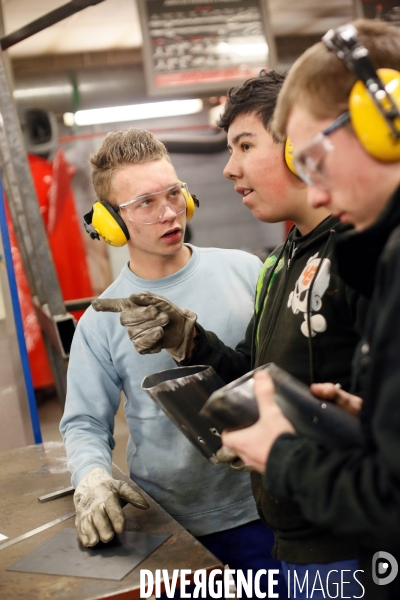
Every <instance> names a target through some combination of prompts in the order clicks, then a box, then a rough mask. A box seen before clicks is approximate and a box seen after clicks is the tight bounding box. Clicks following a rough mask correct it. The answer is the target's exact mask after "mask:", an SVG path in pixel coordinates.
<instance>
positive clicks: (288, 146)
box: [285, 138, 299, 177]
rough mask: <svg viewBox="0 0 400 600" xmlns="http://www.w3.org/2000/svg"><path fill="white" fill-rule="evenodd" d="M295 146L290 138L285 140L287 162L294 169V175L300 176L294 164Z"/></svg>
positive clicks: (291, 169)
mask: <svg viewBox="0 0 400 600" xmlns="http://www.w3.org/2000/svg"><path fill="white" fill-rule="evenodd" d="M293 156H294V148H293V144H292V142H291V140H290V138H286V142H285V162H286V164H287V166H288V167H289V169H290V171H292V173H293V175H296V176H297V177H298V176H299V175H298V173H297V171H296V169H295V166H294V164H293Z"/></svg>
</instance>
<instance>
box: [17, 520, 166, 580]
mask: <svg viewBox="0 0 400 600" xmlns="http://www.w3.org/2000/svg"><path fill="white" fill-rule="evenodd" d="M170 536H171V534H170V533H157V534H153V533H140V532H134V531H125V532H124V533H121V534H120V535H116V536H115V537H114V539H112V540H111V542H108V543H107V544H103V543H101V542H100V543H99V544H97V545H96V546H94V547H93V548H85V547H84V546H82V544H80V543H79V541H78V538H77V536H76V530H75V528H74V529H63V530H62V531H60V532H59V533H56V535H55V536H53V537H52V538H51V539H50V540H48V541H47V542H45V543H44V544H42V545H41V546H39V547H38V548H35V550H33V551H32V552H30V553H29V554H27V555H26V556H24V557H23V558H21V559H20V560H18V561H17V562H15V563H13V564H12V565H10V566H8V567H7V571H22V572H24V573H45V574H47V575H69V576H72V577H94V578H96V579H115V580H116V581H120V580H121V579H123V578H124V577H125V576H126V575H127V574H128V573H129V572H130V571H132V569H134V568H135V567H137V565H138V564H140V563H141V562H142V561H143V560H144V559H145V558H147V557H148V556H150V554H152V553H153V552H154V550H156V549H157V548H158V547H159V546H161V544H163V543H164V542H165V540H167V539H168V538H169V537H170Z"/></svg>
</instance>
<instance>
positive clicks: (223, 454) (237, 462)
mask: <svg viewBox="0 0 400 600" xmlns="http://www.w3.org/2000/svg"><path fill="white" fill-rule="evenodd" d="M215 456H216V458H217V460H218V462H219V463H226V464H229V466H230V468H231V469H233V470H234V471H255V469H253V467H249V465H246V464H245V463H244V462H243V461H242V459H241V458H239V457H238V455H237V454H236V452H235V451H234V450H231V449H230V448H228V447H227V446H221V448H220V449H219V450H217V452H216V453H215Z"/></svg>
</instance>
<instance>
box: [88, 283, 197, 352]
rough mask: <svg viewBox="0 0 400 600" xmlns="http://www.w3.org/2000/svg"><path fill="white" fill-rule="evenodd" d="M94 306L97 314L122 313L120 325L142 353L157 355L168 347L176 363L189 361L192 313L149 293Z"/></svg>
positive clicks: (102, 301) (103, 302)
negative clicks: (107, 312) (187, 355)
mask: <svg viewBox="0 0 400 600" xmlns="http://www.w3.org/2000/svg"><path fill="white" fill-rule="evenodd" d="M92 306H93V308H94V309H95V310H97V311H111V312H120V313H121V318H120V320H121V324H122V325H124V326H125V327H126V328H127V330H128V334H129V337H130V339H131V340H132V342H133V344H134V346H135V348H136V350H137V351H138V352H139V354H155V353H157V352H160V351H161V350H162V349H163V348H165V349H166V350H167V351H168V352H169V353H170V355H171V356H172V358H173V359H174V360H175V361H176V362H181V361H182V360H184V359H185V358H186V353H187V351H188V349H189V346H190V343H191V340H192V336H193V329H194V326H195V323H196V319H197V315H195V313H193V312H191V311H190V310H187V309H186V308H179V306H176V304H173V303H172V302H169V300H167V299H166V298H163V297H162V296H157V295H156V294H151V293H150V292H142V293H140V294H132V295H131V296H129V298H101V299H97V300H93V301H92Z"/></svg>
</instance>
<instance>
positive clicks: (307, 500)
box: [223, 20, 400, 600]
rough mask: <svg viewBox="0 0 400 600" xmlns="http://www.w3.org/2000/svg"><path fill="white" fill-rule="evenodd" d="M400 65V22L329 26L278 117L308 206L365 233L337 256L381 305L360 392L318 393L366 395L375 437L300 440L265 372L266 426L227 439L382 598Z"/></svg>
mask: <svg viewBox="0 0 400 600" xmlns="http://www.w3.org/2000/svg"><path fill="white" fill-rule="evenodd" d="M386 68H389V69H395V70H396V71H397V72H391V73H390V72H389V73H385V72H384V71H381V70H380V69H386ZM376 69H378V72H377V73H376ZM399 70H400V31H399V29H398V28H397V27H394V26H392V25H390V24H388V23H383V22H377V21H365V20H359V21H355V22H354V23H352V24H348V25H346V26H343V27H342V28H339V29H338V30H336V31H330V32H328V34H327V35H326V36H325V37H324V38H323V41H322V42H320V43H318V44H316V45H315V46H313V47H312V48H311V49H309V50H308V51H307V52H305V53H304V54H303V55H302V56H301V57H300V58H299V59H298V61H296V63H295V64H294V65H293V68H292V69H291V71H290V73H289V75H288V78H287V80H286V82H285V84H284V86H283V89H282V92H281V95H280V97H279V101H278V105H277V109H276V113H275V116H274V121H273V127H274V128H275V131H276V133H277V134H278V135H279V136H280V137H282V138H283V137H286V136H287V135H289V136H290V138H291V140H292V142H293V145H294V148H295V156H294V163H295V165H296V167H297V170H298V172H299V174H300V175H301V177H302V178H303V180H304V181H305V182H306V183H307V184H308V186H309V187H308V201H309V203H310V204H311V205H312V206H314V207H316V208H321V207H326V208H328V209H329V210H330V211H331V212H332V213H333V214H334V215H337V217H339V218H340V220H341V221H342V222H344V223H352V224H353V225H354V227H355V230H356V231H355V232H351V233H346V234H343V235H342V236H341V237H339V239H338V244H337V249H336V254H337V259H338V266H339V271H340V273H341V274H342V276H343V277H344V278H345V280H346V281H347V282H348V283H349V284H350V285H352V286H353V287H354V288H356V289H358V290H359V291H361V292H362V293H363V294H365V295H367V296H368V297H370V298H371V304H370V308H369V312H368V315H367V320H366V327H365V330H364V333H363V337H362V340H361V342H360V345H359V347H358V349H357V352H356V354H355V356H354V361H353V384H352V392H353V393H354V394H355V395H350V394H347V395H346V397H345V398H344V396H343V394H344V392H339V391H338V390H337V389H335V387H334V385H333V384H332V383H326V384H321V385H318V386H313V388H312V390H313V391H314V392H315V393H317V394H318V395H319V396H321V397H326V398H327V399H331V400H336V399H337V398H338V396H339V395H340V396H341V398H342V400H345V401H346V402H347V405H348V406H349V407H353V410H356V411H357V407H358V408H359V407H360V405H361V400H360V398H361V399H362V408H361V412H360V415H359V418H360V420H361V423H362V426H363V431H364V436H365V442H364V444H363V446H362V447H360V448H357V449H354V450H348V451H346V452H344V451H339V450H336V451H335V450H329V449H327V448H324V447H323V446H319V445H317V444H316V443H315V442H313V441H312V440H310V439H308V438H306V437H305V436H302V435H298V434H296V433H295V432H294V430H293V427H292V426H291V424H290V423H289V421H287V419H286V418H285V417H284V416H283V414H282V412H281V411H280V409H279V408H278V406H277V405H276V403H275V401H274V398H273V385H272V383H271V380H270V379H269V378H268V377H267V376H266V375H260V377H259V380H258V381H257V382H256V391H257V395H258V399H259V408H260V420H259V421H258V423H257V424H256V425H254V426H253V427H250V428H248V429H245V430H242V431H241V432H235V433H233V432H232V433H226V434H224V435H223V441H224V443H225V444H227V445H228V446H230V447H231V448H234V449H235V451H236V452H237V453H238V454H239V455H240V456H241V457H242V458H243V460H245V461H246V462H247V463H249V464H250V465H252V466H253V467H254V468H256V469H257V470H258V471H259V472H260V473H264V474H263V480H264V481H265V483H266V485H267V486H268V487H269V489H271V490H272V491H273V493H274V494H276V495H277V496H279V497H281V498H283V499H294V500H296V502H297V503H298V505H299V506H300V508H301V511H302V513H303V515H304V516H305V518H306V519H308V520H309V521H310V522H311V523H314V524H315V525H319V526H322V527H326V528H329V529H330V530H331V531H332V532H333V533H334V534H335V535H336V536H338V537H340V536H351V537H352V538H353V539H354V540H356V541H357V543H358V545H359V553H360V559H361V568H362V569H363V570H364V577H365V579H364V581H365V585H366V588H367V594H366V596H365V597H366V598H368V599H370V598H374V599H375V598H376V599H377V600H386V599H388V598H390V599H395V598H396V599H397V598H399V597H400V578H399V577H398V576H397V570H398V561H399V559H400V461H399V456H400V410H399V397H400V370H399V356H400V286H399V281H400V162H399V160H400V154H399V149H398V140H399V138H400V93H399V83H400V74H399V73H398V71H399ZM360 80H361V81H360ZM362 82H364V83H362ZM354 86H356V87H354ZM367 87H368V91H367ZM365 103H366V104H365ZM364 105H366V106H367V107H368V111H369V113H368V114H369V117H368V118H364V113H363V106H364ZM348 111H349V112H348ZM396 576H397V577H396ZM342 597H345V596H342Z"/></svg>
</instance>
